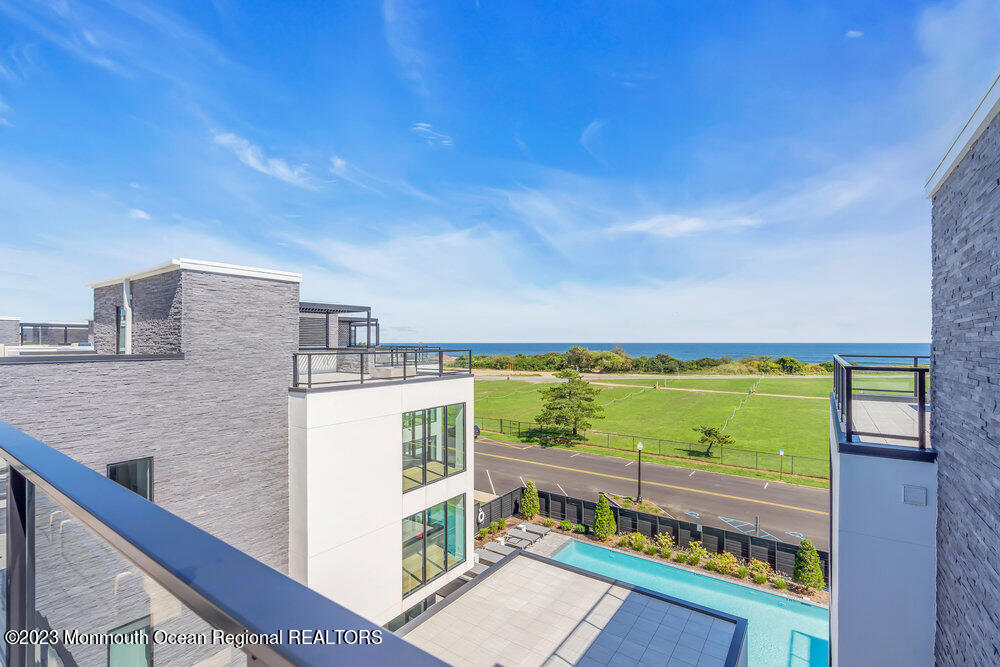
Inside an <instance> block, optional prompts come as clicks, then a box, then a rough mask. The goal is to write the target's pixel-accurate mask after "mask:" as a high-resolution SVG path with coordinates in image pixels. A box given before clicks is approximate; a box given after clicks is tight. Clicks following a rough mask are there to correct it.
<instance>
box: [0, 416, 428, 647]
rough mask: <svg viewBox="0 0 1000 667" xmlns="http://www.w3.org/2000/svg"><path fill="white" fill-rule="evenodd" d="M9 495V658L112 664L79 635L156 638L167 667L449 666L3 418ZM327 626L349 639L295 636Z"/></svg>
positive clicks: (2, 456) (3, 478)
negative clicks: (205, 666) (190, 640)
mask: <svg viewBox="0 0 1000 667" xmlns="http://www.w3.org/2000/svg"><path fill="white" fill-rule="evenodd" d="M195 491H196V490H195ZM0 495H3V496H5V498H4V500H5V501H6V522H5V525H4V526H3V537H4V538H5V541H6V553H5V572H4V574H5V577H6V586H4V587H3V588H2V592H0V595H3V600H2V602H3V604H4V606H5V610H6V614H5V615H0V624H5V627H4V630H5V631H6V633H7V634H5V636H4V639H5V640H4V641H3V642H0V663H2V664H4V665H27V664H39V662H42V663H46V664H47V663H48V662H49V660H53V661H54V662H58V663H59V664H80V665H85V664H105V663H106V662H113V653H114V651H115V650H116V649H115V647H114V643H113V642H112V644H110V645H109V644H108V643H107V642H105V641H98V642H96V645H95V643H94V642H90V643H88V642H83V643H79V642H72V641H66V637H65V636H64V633H66V632H68V631H72V632H76V633H79V634H83V635H87V634H90V633H94V634H95V635H96V634H100V633H104V634H108V633H118V632H120V633H122V634H123V635H124V634H125V633H126V632H127V633H129V634H130V635H133V633H139V634H144V635H145V641H144V642H142V643H144V644H146V645H147V649H146V650H147V658H149V659H152V654H153V653H155V654H156V662H157V663H159V664H187V665H190V664H195V663H209V662H211V663H212V664H232V663H233V661H234V658H235V657H237V656H238V652H239V651H241V650H242V652H243V653H244V654H246V661H247V662H248V663H251V662H252V663H254V664H263V665H330V664H341V663H343V664H371V665H374V664H407V665H409V664H427V665H431V664H433V665H440V664H443V663H442V662H440V661H439V660H437V659H436V658H434V657H433V656H431V655H429V654H427V653H425V652H424V651H422V650H421V649H418V648H416V647H415V646H413V645H411V644H408V643H407V642H405V641H403V640H402V639H400V638H398V637H396V636H394V635H392V634H390V633H388V632H385V631H382V630H381V629H380V628H379V627H378V626H377V625H375V624H373V623H372V622H370V621H368V620H366V619H364V618H362V617H361V616H358V615H357V614H355V613H353V612H351V611H349V610H347V609H345V608H344V607H341V606H340V605H338V604H336V603H335V602H333V601H331V600H329V599H328V598H326V597H323V596H322V595H320V594H318V593H316V592H315V591H312V590H310V589H309V588H306V587H305V586H303V585H302V584H300V583H298V582H296V581H294V580H292V579H290V578H289V577H287V576H285V575H284V574H282V573H280V572H278V571H277V570H275V569H273V568H271V567H269V566H267V565H265V564H264V563H261V562H260V561H257V560H255V559H254V558H251V557H250V556H248V555H247V554H245V553H243V552H242V551H239V550H237V549H235V548H234V547H231V546H229V545H228V544H226V543H225V542H223V541H221V540H219V539H217V538H215V537H213V536H212V535H210V534H208V533H206V532H204V531H203V530H200V529H199V528H196V527H194V526H192V525H191V524H189V523H187V522H186V521H184V520H182V519H180V518H179V517H177V516H175V515H174V514H171V513H170V512H168V511H166V510H164V509H163V508H161V507H159V506H157V505H155V504H153V503H151V502H149V501H147V500H145V499H144V498H142V497H141V496H139V495H137V494H135V493H133V492H132V491H130V490H128V489H126V488H125V487H124V486H121V485H119V484H118V483H116V482H113V481H111V480H110V479H108V478H107V477H104V476H103V475H100V474H98V473H96V472H94V471H93V470H91V469H90V468H87V467H86V466H84V465H82V464H80V463H78V462H77V461H75V460H73V459H71V458H70V457H68V456H66V455H65V454H62V453H60V452H58V451H56V450H55V449H52V448H51V447H48V446H47V445H45V444H44V443H42V442H39V441H38V440H35V439H34V438H31V437H30V436H28V435H26V434H24V433H22V432H21V431H18V430H17V429H15V428H13V427H12V426H10V425H8V424H5V423H3V422H0ZM310 629H312V630H310ZM317 629H327V630H328V632H333V631H334V630H336V632H341V633H343V635H342V636H343V637H345V639H344V640H343V641H339V642H338V643H333V642H331V643H327V642H330V640H329V639H327V642H323V643H313V642H310V641H308V640H305V639H304V638H303V637H302V636H301V635H295V634H292V632H293V631H310V632H316V631H317ZM60 633H63V634H60ZM163 633H165V634H163ZM158 636H161V637H166V639H157V637H158ZM172 636H181V637H183V636H187V637H196V638H197V637H201V638H202V640H201V641H198V642H195V643H194V644H186V645H178V644H176V643H172V642H171V641H170V639H169V637H172ZM331 636H332V635H331ZM244 641H246V645H242V644H243V642H244ZM133 643H135V642H133ZM133 650H134V649H133ZM39 654H41V656H42V658H41V660H40V661H39Z"/></svg>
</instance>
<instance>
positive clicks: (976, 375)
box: [928, 118, 1000, 665]
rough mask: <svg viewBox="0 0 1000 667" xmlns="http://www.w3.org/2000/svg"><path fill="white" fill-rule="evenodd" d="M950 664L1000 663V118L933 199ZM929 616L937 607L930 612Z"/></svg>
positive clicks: (938, 442)
mask: <svg viewBox="0 0 1000 667" xmlns="http://www.w3.org/2000/svg"><path fill="white" fill-rule="evenodd" d="M932 250H933V332H932V339H933V343H932V354H933V362H932V371H931V372H932V378H933V382H932V383H931V406H932V426H931V442H932V444H933V445H934V447H935V449H937V450H938V459H937V462H938V523H937V544H938V549H937V637H936V648H935V654H936V659H937V662H938V664H942V665H958V664H962V665H996V664H1000V631H998V624H1000V534H998V532H997V531H998V527H1000V327H998V324H1000V321H998V320H1000V301H998V298H1000V293H998V286H1000V118H995V119H994V120H993V122H992V123H991V124H990V126H989V127H988V128H987V130H986V131H985V132H984V133H983V135H982V136H981V137H980V138H979V140H978V141H976V142H975V143H974V144H973V145H972V147H971V149H970V151H969V153H968V155H967V156H966V157H965V158H964V159H963V160H962V161H961V162H960V163H959V164H958V165H957V166H956V167H955V170H954V172H953V173H952V174H951V175H950V176H949V177H948V179H947V180H946V181H945V182H944V184H943V185H942V186H941V187H940V189H939V190H938V191H937V193H936V194H935V196H934V199H933V244H932ZM928 613H930V610H928Z"/></svg>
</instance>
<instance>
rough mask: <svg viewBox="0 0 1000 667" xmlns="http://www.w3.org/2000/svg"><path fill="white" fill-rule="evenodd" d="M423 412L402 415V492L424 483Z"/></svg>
mask: <svg viewBox="0 0 1000 667" xmlns="http://www.w3.org/2000/svg"><path fill="white" fill-rule="evenodd" d="M423 433H424V412H423V410H417V411H416V412H404V413H403V491H409V490H410V489H415V488H416V487H418V486H421V485H423V483H424V436H423Z"/></svg>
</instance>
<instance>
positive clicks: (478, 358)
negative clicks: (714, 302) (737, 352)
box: [472, 345, 833, 375]
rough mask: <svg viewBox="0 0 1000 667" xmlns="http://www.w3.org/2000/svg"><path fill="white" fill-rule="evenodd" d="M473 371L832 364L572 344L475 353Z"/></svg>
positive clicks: (794, 368) (740, 369) (747, 371)
mask: <svg viewBox="0 0 1000 667" xmlns="http://www.w3.org/2000/svg"><path fill="white" fill-rule="evenodd" d="M472 367H473V368H491V369H496V370H507V369H512V370H515V371H559V370H563V369H565V368H570V369H573V370H576V371H579V372H581V373H665V374H670V373H692V372H699V371H704V372H710V373H718V374H725V375H757V374H760V375H804V374H810V375H811V374H822V373H831V372H833V362H832V361H825V362H823V363H821V364H807V363H805V362H802V361H799V360H798V359H795V358H793V357H778V358H776V359H772V358H771V357H766V356H758V357H743V358H741V359H733V357H729V356H722V357H719V358H714V357H702V358H700V359H678V358H676V357H672V356H670V355H669V354H663V353H660V354H657V355H653V356H639V357H633V356H631V355H629V354H628V353H627V352H626V351H625V349H624V348H623V347H621V346H620V345H616V346H615V347H614V349H612V350H589V349H587V348H585V347H581V346H579V345H575V346H573V347H571V348H569V349H568V350H566V352H545V353H543V354H513V355H512V354H476V355H473V357H472Z"/></svg>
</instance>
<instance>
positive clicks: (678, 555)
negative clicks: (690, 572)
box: [674, 551, 687, 563]
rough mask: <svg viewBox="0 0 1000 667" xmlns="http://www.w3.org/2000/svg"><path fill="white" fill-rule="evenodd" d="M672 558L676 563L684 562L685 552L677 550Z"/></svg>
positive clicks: (685, 558)
mask: <svg viewBox="0 0 1000 667" xmlns="http://www.w3.org/2000/svg"><path fill="white" fill-rule="evenodd" d="M674 560H675V561H677V562H678V563H686V562H687V554H685V553H684V552H683V551H678V552H677V553H675V554H674Z"/></svg>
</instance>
